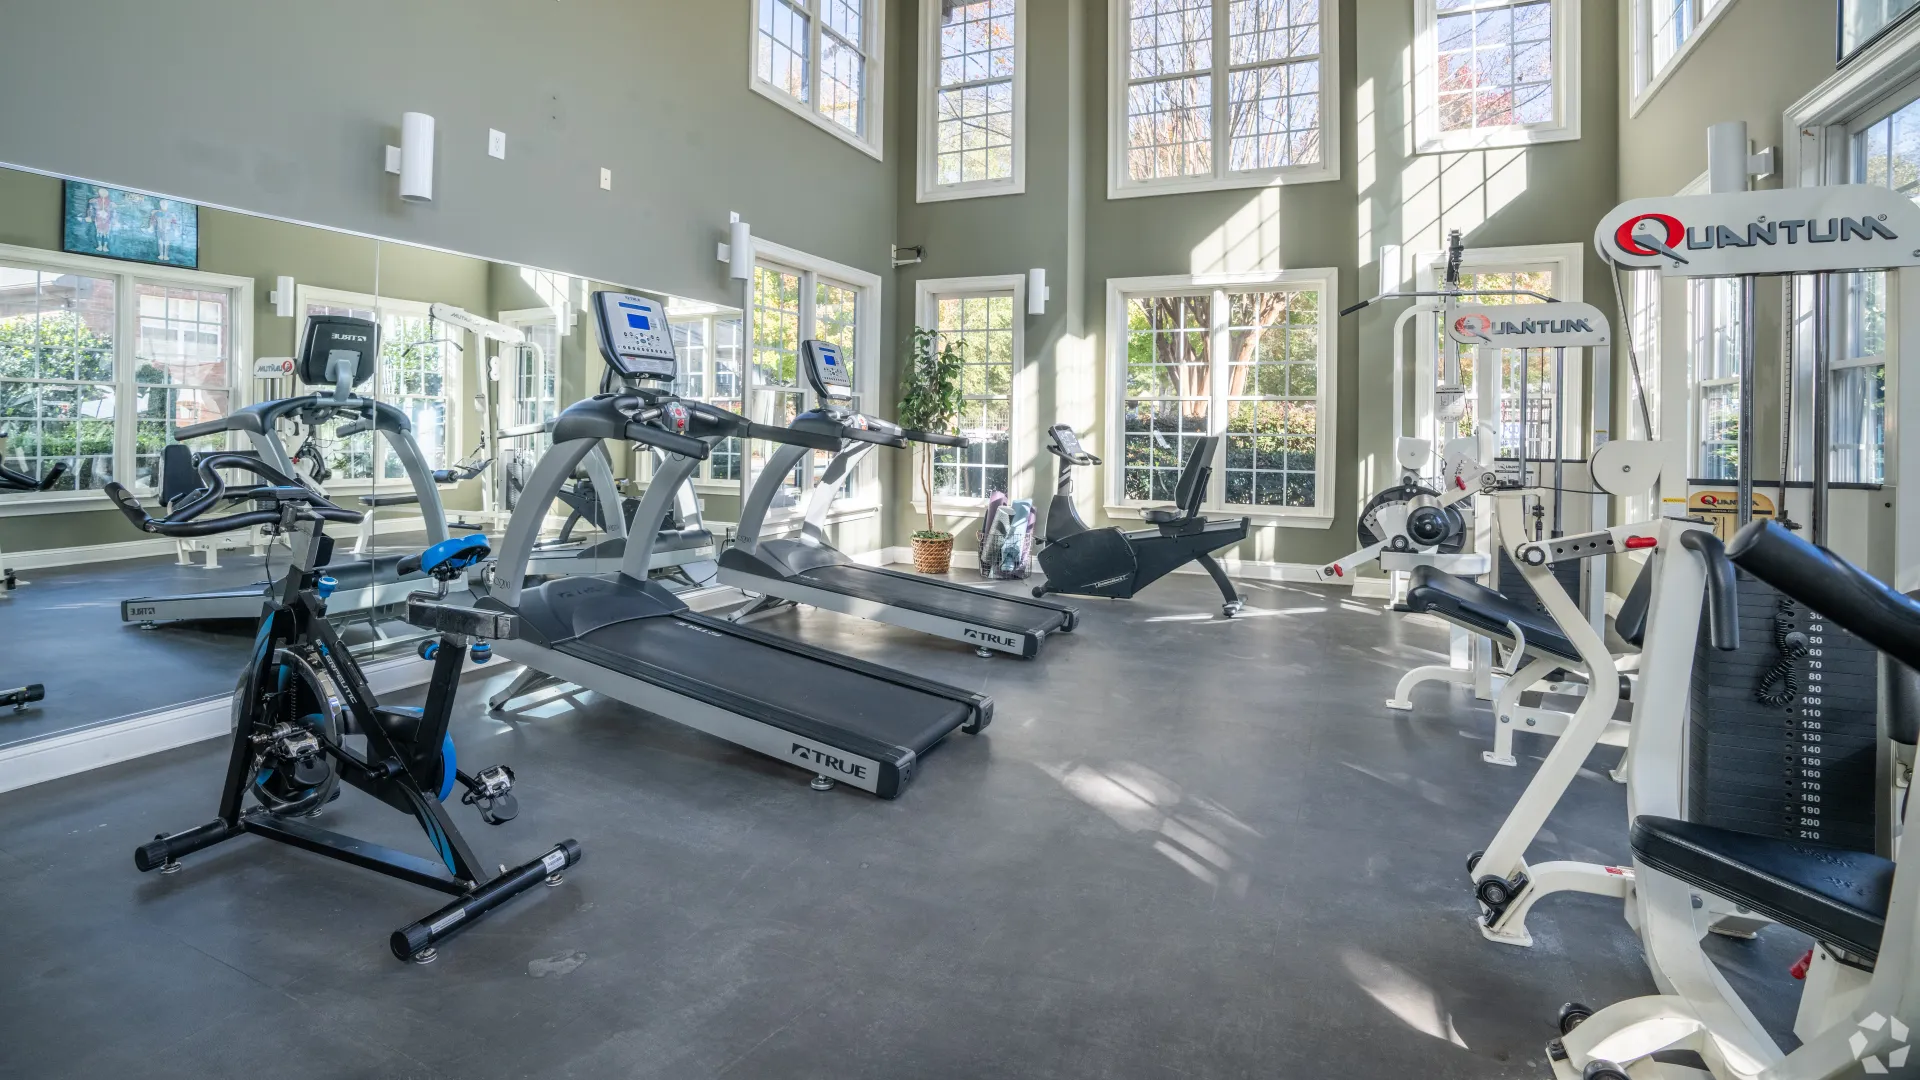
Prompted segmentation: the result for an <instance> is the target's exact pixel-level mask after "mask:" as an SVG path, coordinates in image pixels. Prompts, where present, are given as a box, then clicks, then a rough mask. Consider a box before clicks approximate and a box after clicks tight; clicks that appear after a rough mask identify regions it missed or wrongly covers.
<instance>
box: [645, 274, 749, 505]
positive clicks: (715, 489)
mask: <svg viewBox="0 0 1920 1080" xmlns="http://www.w3.org/2000/svg"><path fill="white" fill-rule="evenodd" d="M726 319H739V320H740V333H741V341H740V344H739V346H738V348H739V350H740V354H739V356H737V357H736V358H735V363H737V364H739V365H740V376H739V377H740V401H741V407H742V408H745V407H746V393H747V380H748V378H749V375H748V372H747V365H748V364H749V362H750V357H751V353H752V351H753V349H752V345H751V343H750V342H748V341H747V340H746V333H747V321H746V319H745V318H742V317H741V315H740V312H739V311H738V310H737V309H735V308H731V307H727V306H725V305H721V304H709V303H706V302H705V301H694V300H681V299H679V298H669V300H668V307H667V321H668V322H669V323H671V324H673V325H674V326H681V325H684V324H686V323H688V322H695V323H699V324H700V332H701V334H702V335H704V340H705V342H706V344H705V345H704V346H703V348H704V349H705V350H706V354H707V370H706V371H705V372H704V373H702V379H703V380H704V382H705V385H706V388H707V392H706V394H705V395H703V396H695V395H691V394H690V395H688V400H689V401H706V402H711V401H714V400H716V399H721V397H720V395H719V394H717V393H715V392H714V388H715V385H716V382H717V377H716V369H715V366H714V365H715V362H716V357H715V355H714V350H715V342H717V341H718V340H719V339H718V337H717V336H716V335H715V332H714V328H715V326H716V324H718V323H719V322H721V321H723V320H726ZM724 400H731V399H724ZM721 442H725V440H724V439H723V440H721ZM719 449H720V444H719V443H716V444H714V450H715V451H716V452H718V450H719ZM740 452H741V454H743V455H744V454H745V453H746V443H745V440H741V448H740ZM652 457H653V455H651V454H644V455H642V459H643V461H646V462H651V461H652ZM712 465H713V459H712V458H711V457H709V458H707V459H706V460H705V461H702V462H701V463H700V467H699V468H697V469H695V470H694V473H693V489H694V490H695V491H699V492H710V493H713V494H717V495H736V494H739V492H740V481H739V480H737V479H735V480H715V479H713V471H712ZM642 467H643V468H645V469H646V470H648V472H649V475H650V474H651V470H652V466H651V465H650V464H647V465H643V466H642ZM741 468H742V469H743V470H744V469H745V468H746V466H745V463H744V461H743V463H742V465H741Z"/></svg>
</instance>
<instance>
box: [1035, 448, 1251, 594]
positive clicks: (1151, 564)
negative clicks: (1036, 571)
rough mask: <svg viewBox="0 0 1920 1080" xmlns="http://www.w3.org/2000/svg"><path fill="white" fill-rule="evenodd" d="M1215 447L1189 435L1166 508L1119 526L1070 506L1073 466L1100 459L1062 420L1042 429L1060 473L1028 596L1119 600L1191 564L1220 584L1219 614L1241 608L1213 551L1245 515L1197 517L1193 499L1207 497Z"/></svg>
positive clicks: (1230, 539) (1232, 540)
mask: <svg viewBox="0 0 1920 1080" xmlns="http://www.w3.org/2000/svg"><path fill="white" fill-rule="evenodd" d="M1219 445H1220V437H1219V436H1217V435H1210V436H1207V437H1205V438H1199V439H1195V440H1194V441H1193V449H1192V450H1191V451H1189V452H1188V453H1187V460H1186V464H1185V465H1184V466H1182V467H1181V469H1180V480H1179V482H1178V483H1177V484H1175V485H1174V489H1173V500H1174V503H1175V505H1173V506H1150V507H1147V508H1146V509H1145V510H1142V511H1141V512H1140V516H1141V517H1142V518H1143V519H1145V521H1146V522H1147V524H1148V525H1150V526H1152V527H1151V528H1146V529H1133V530H1123V529H1121V528H1119V527H1118V526H1108V527H1107V528H1104V529H1095V528H1090V527H1089V526H1088V525H1087V523H1086V521H1085V520H1083V519H1082V518H1081V517H1080V511H1079V510H1078V509H1077V508H1075V507H1074V505H1073V467H1074V466H1075V465H1098V464H1100V459H1099V458H1097V457H1094V456H1093V455H1092V454H1089V453H1087V451H1086V450H1085V449H1083V448H1082V447H1081V445H1080V439H1079V436H1077V435H1075V434H1074V433H1073V428H1071V427H1069V426H1068V425H1066V424H1055V425H1053V426H1052V427H1050V428H1048V429H1047V450H1048V451H1049V452H1051V453H1052V454H1053V455H1054V456H1056V457H1058V458H1059V459H1060V477H1059V481H1058V483H1056V484H1055V485H1054V490H1053V501H1052V502H1050V503H1048V504H1047V520H1046V523H1045V534H1044V535H1043V536H1042V537H1041V538H1040V552H1039V555H1038V558H1039V560H1040V570H1041V572H1042V573H1044V574H1046V576H1047V580H1046V583H1045V584H1043V585H1036V586H1034V587H1033V595H1034V596H1036V597H1039V596H1045V595H1047V594H1048V593H1071V594H1074V595H1077V596H1105V597H1109V598H1111V599H1115V600H1125V599H1128V598H1130V597H1132V596H1133V594H1135V593H1137V592H1139V591H1140V590H1141V589H1144V588H1146V587H1147V586H1148V585H1151V584H1153V583H1154V582H1156V581H1158V580H1160V579H1161V578H1163V577H1165V576H1166V575H1168V574H1170V573H1172V572H1173V571H1175V570H1178V569H1179V568H1181V567H1182V566H1185V565H1186V564H1188V563H1190V562H1197V563H1199V564H1200V566H1201V567H1202V568H1203V569H1205V570H1206V572H1207V574H1208V576H1210V577H1212V578H1213V583H1214V584H1215V585H1217V586H1219V587H1220V596H1221V598H1222V600H1223V601H1224V602H1223V603H1222V604H1221V612H1222V613H1223V614H1225V615H1226V616H1227V617H1228V618H1232V617H1233V616H1234V615H1236V614H1238V613H1239V611H1240V609H1241V607H1242V606H1244V605H1243V603H1242V601H1241V599H1240V594H1239V593H1238V592H1236V591H1234V588H1233V582H1231V581H1229V580H1227V572H1226V571H1225V570H1222V569H1221V568H1220V564H1219V563H1218V562H1216V561H1215V560H1214V558H1213V553H1214V552H1216V551H1219V550H1220V549H1221V548H1225V547H1230V546H1232V545H1234V544H1237V543H1239V542H1240V541H1242V540H1245V539H1246V538H1247V529H1248V527H1249V526H1250V525H1251V521H1250V520H1249V519H1247V518H1244V517H1239V518H1205V517H1201V516H1200V504H1201V502H1202V501H1204V500H1205V499H1206V497H1207V480H1208V478H1209V477H1210V476H1212V475H1213V467H1212V466H1211V465H1209V464H1208V462H1209V461H1211V460H1212V459H1213V454H1214V451H1215V450H1216V449H1218V447H1219Z"/></svg>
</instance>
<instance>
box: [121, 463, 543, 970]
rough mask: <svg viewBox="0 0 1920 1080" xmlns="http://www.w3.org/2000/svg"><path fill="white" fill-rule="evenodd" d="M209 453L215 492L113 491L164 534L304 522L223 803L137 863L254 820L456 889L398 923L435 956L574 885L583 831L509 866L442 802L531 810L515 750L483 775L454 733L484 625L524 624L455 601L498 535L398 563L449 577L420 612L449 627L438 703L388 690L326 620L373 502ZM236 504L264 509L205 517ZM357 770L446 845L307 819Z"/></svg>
mask: <svg viewBox="0 0 1920 1080" xmlns="http://www.w3.org/2000/svg"><path fill="white" fill-rule="evenodd" d="M195 467H196V469H197V471H198V472H199V476H200V482H201V486H200V489H199V491H198V492H197V493H194V494H192V495H190V496H189V497H185V498H182V499H179V500H176V502H175V503H174V505H173V507H172V512H171V513H169V514H168V515H167V516H166V517H164V518H153V517H151V516H149V515H148V514H147V513H146V511H145V510H144V509H142V507H141V505H140V503H139V501H138V500H137V499H135V498H134V497H133V495H132V494H131V493H130V492H129V491H127V489H126V488H125V487H123V486H122V485H120V484H117V483H114V484H108V485H107V488H106V494H107V497H108V498H110V499H112V500H113V503H114V505H115V506H117V507H118V508H119V509H120V511H121V512H122V513H124V514H125V515H126V516H127V517H128V519H130V520H131V521H132V522H133V523H134V524H135V525H137V526H139V527H140V529H141V530H143V531H145V532H149V533H158V534H160V535H162V536H169V537H199V536H210V535H213V534H215V533H221V532H229V531H234V530H239V529H250V528H254V527H256V526H264V527H266V528H267V530H268V531H269V532H271V533H275V534H278V533H286V534H289V535H290V538H291V540H292V546H293V550H294V561H293V565H292V566H291V567H290V568H289V569H288V571H287V573H286V576H285V577H284V578H283V579H282V580H281V581H280V582H279V583H278V584H277V586H276V588H275V589H274V590H273V591H272V592H271V593H270V594H269V595H268V597H267V599H266V601H265V603H264V604H263V606H262V611H261V623H260V632H259V634H258V636H257V637H256V638H255V646H254V651H253V655H252V657H251V658H250V659H249V660H248V663H247V667H246V670H245V671H244V673H243V674H242V675H241V678H240V682H239V685H238V686H237V687H236V688H235V691H234V699H233V717H234V726H233V748H232V752H231V754H230V756H229V757H228V761H227V777H226V781H225V783H224V784H223V785H222V788H221V795H220V811H219V816H218V817H217V818H215V819H214V820H213V821H210V822H208V823H206V824H204V825H199V826H196V827H194V828H191V829H187V830H185V831H183V832H178V833H173V834H171V835H165V834H163V835H160V836H158V837H156V838H154V839H153V840H152V841H151V842H149V843H146V844H142V845H141V846H140V847H139V848H138V849H137V850H136V851H135V852H134V856H133V862H134V866H136V867H137V868H139V869H140V870H141V871H149V870H158V871H160V872H161V873H163V874H171V873H174V872H176V871H178V870H179V869H180V867H181V863H180V861H179V860H180V859H181V857H183V856H186V855H190V854H192V853H194V852H196V851H200V850H202V849H205V848H208V847H212V846H213V845H215V844H218V843H221V842H222V841H226V840H230V839H233V838H234V837H236V836H239V835H241V834H242V833H253V834H255V835H258V836H264V837H266V838H267V839H269V840H275V841H278V842H280V843H283V844H288V845H291V846H293V847H297V848H301V849H303V850H305V851H310V852H313V853H314V854H317V855H324V856H326V857H328V858H330V859H337V860H339V861H341V862H345V863H350V864H352V865H354V866H359V867H363V868H365V869H368V870H372V871H374V872H376V873H380V874H385V875H387V876H388V877H393V878H398V879H400V880H401V881H406V882H411V883H412V884H415V885H420V886H424V887H426V888H429V889H435V890H438V891H440V892H444V893H449V894H452V895H453V896H454V897H455V899H454V900H453V901H452V902H451V903H449V904H447V905H446V906H444V907H442V908H440V909H439V910H437V911H435V912H434V913H433V914H431V915H428V916H427V917H426V918H424V919H420V920H419V921H417V922H414V923H411V924H409V925H407V926H405V927H403V928H401V929H399V930H396V931H394V933H393V935H392V937H391V938H390V940H389V945H390V947H391V948H392V950H393V954H394V956H396V957H398V958H400V959H402V960H412V961H414V962H416V963H423V964H424V963H428V962H431V961H432V960H433V959H434V958H435V955H436V952H435V948H434V946H435V945H436V944H438V943H440V942H443V941H445V940H446V939H448V938H450V937H452V936H453V935H455V934H457V933H459V932H460V931H461V930H464V929H465V928H466V927H468V926H470V925H472V924H473V923H474V922H475V921H477V920H478V919H479V918H480V917H481V916H482V915H485V914H486V913H487V912H489V911H491V910H493V909H494V908H496V907H499V906H500V905H501V904H504V903H506V902H507V901H508V900H511V899H513V898H514V897H515V896H518V895H520V894H521V893H523V892H525V891H526V890H528V889H530V888H532V887H533V886H534V885H536V884H539V883H541V882H543V881H544V882H545V883H547V884H548V885H555V884H558V883H559V881H560V875H561V872H562V871H563V870H565V869H566V868H567V867H569V866H572V865H574V864H575V863H578V862H579V861H580V845H579V844H577V843H576V842H574V841H573V840H563V841H561V842H560V843H559V844H556V845H554V846H553V847H552V848H550V849H548V850H547V852H546V853H545V854H543V855H541V856H540V857H539V858H537V859H534V860H532V861H530V862H527V863H523V864H521V865H520V866H518V867H515V868H514V869H511V870H509V869H506V868H504V867H502V869H501V872H500V873H499V875H498V876H495V875H492V874H489V873H488V872H487V870H486V867H485V866H484V865H482V863H481V862H480V860H479V858H478V856H476V855H475V854H474V852H473V849H472V848H471V847H469V846H468V844H467V841H466V839H465V838H464V837H462V836H461V835H460V830H459V829H458V828H457V827H455V825H454V823H453V820H452V818H451V817H450V816H449V815H448V813H447V810H446V808H445V807H444V806H443V805H442V803H443V802H444V801H445V800H446V799H447V798H448V797H449V796H451V795H452V794H453V792H454V791H455V790H456V788H464V789H465V793H464V794H462V795H461V798H460V801H461V802H462V803H463V804H465V805H470V806H473V807H475V808H476V809H477V810H478V811H479V813H480V817H481V819H482V820H483V821H485V822H486V823H487V824H489V825H500V824H504V823H506V822H507V821H510V820H512V819H513V817H514V816H515V814H516V813H517V812H518V806H517V803H516V802H515V800H514V797H513V794H512V791H513V781H514V777H513V771H512V770H511V769H509V768H507V767H506V766H504V765H495V766H493V767H491V768H487V769H482V770H480V771H478V772H475V773H471V774H469V773H467V772H465V771H462V770H461V769H460V768H459V767H458V766H457V764H456V755H455V751H454V744H453V738H452V737H451V736H450V735H449V734H448V733H447V724H448V720H449V718H450V716H451V714H452V709H453V702H454V695H455V693H456V692H457V690H458V687H459V680H460V669H461V665H462V663H463V662H464V661H465V659H466V658H467V657H468V656H469V655H471V656H472V657H473V658H474V660H475V661H476V662H484V661H485V660H486V658H487V657H488V655H489V649H490V647H489V646H488V645H487V644H486V643H485V641H484V640H481V639H486V638H493V639H500V638H507V637H512V636H513V635H514V633H515V632H516V624H515V620H514V618H513V616H511V615H502V614H498V613H494V612H487V611H480V610H478V609H475V608H467V607H460V606H457V605H453V604H447V603H444V602H442V601H443V600H444V598H445V596H446V593H447V587H448V585H449V583H451V582H452V581H453V580H455V579H457V578H459V577H461V576H462V575H463V574H465V573H466V571H467V570H468V569H470V568H471V567H473V566H475V565H477V564H478V563H479V562H480V561H481V560H482V559H484V558H486V557H487V555H488V554H489V553H490V552H489V549H488V546H487V542H486V539H485V538H484V537H481V536H464V537H458V538H455V539H451V540H446V541H443V542H441V543H439V544H435V545H434V546H433V547H430V548H428V549H427V550H426V551H424V552H422V553H421V554H419V555H412V556H408V557H406V558H405V559H404V560H402V562H401V563H400V566H399V568H398V573H400V574H402V575H406V574H411V573H418V572H422V571H424V572H425V573H427V574H429V575H430V576H431V577H432V578H433V579H434V581H435V582H436V583H437V584H438V589H437V591H436V592H434V593H414V594H413V595H412V596H411V597H409V598H408V602H407V618H408V620H409V621H410V622H413V623H415V624H416V625H419V626H423V627H425V628H427V629H430V630H437V631H439V632H440V634H439V637H438V638H437V639H434V640H429V641H427V642H423V643H422V645H421V648H420V652H421V655H422V656H423V657H427V658H429V659H432V660H433V675H432V678H431V680H430V682H429V684H428V688H427V702H426V705H425V707H424V708H408V707H401V706H392V705H381V704H380V703H379V702H378V701H377V700H375V698H374V695H373V692H372V690H371V689H370V688H369V687H368V685H367V680H366V677H365V675H364V674H363V673H362V671H361V669H360V666H359V664H358V663H356V662H355V661H354V659H353V655H352V654H351V653H350V652H349V651H348V649H347V647H346V646H344V645H343V644H341V642H340V640H339V638H338V637H337V636H335V634H334V631H333V627H332V626H331V625H330V624H329V623H328V622H327V619H326V600H327V597H328V596H329V595H330V594H331V593H332V591H333V588H334V582H333V579H332V578H331V577H328V576H326V575H325V574H324V573H323V569H324V567H325V566H326V563H327V557H328V555H329V554H330V549H331V547H332V539H331V538H330V537H328V536H327V535H326V531H325V526H326V523H327V522H329V521H335V522H341V523H345V524H357V523H358V522H359V521H360V518H361V515H360V514H358V513H355V512H354V511H351V510H346V509H343V508H341V507H339V506H337V505H335V504H333V503H332V502H329V501H328V500H327V499H326V498H325V497H324V496H322V495H320V494H319V493H317V492H315V491H314V490H313V489H311V488H309V487H307V486H305V485H304V484H301V483H300V482H298V481H297V480H295V479H294V478H293V477H291V476H287V475H286V474H284V473H281V472H280V471H278V470H276V469H274V468H273V467H271V466H269V465H267V464H266V463H264V462H263V461H261V460H260V459H259V458H257V457H254V456H252V455H250V454H241V453H225V452H223V453H212V454H205V455H202V456H201V457H200V458H199V460H198V461H197V462H196V466H195ZM223 469H224V470H228V471H238V472H247V473H252V474H254V475H255V476H257V477H259V479H260V480H261V481H262V483H259V484H255V485H251V486H248V487H236V488H229V487H227V486H226V483H225V482H224V481H223V480H222V479H221V477H220V475H219V470H223ZM222 503H225V504H227V505H228V506H229V507H233V506H236V505H237V504H241V503H252V504H253V509H249V510H244V511H239V512H233V513H228V514H225V515H224V516H219V517H213V518H202V515H204V514H205V513H206V512H207V511H209V510H211V509H213V508H214V507H215V506H217V505H219V504H222ZM350 736H360V737H363V738H364V739H365V750H364V751H361V750H356V749H354V748H352V747H350V746H348V745H347V742H346V740H347V738H348V737H350ZM342 780H345V781H346V782H347V783H349V784H351V785H353V786H354V787H356V788H359V789H360V790H362V791H364V792H366V793H367V794H369V795H372V796H373V797H374V798H376V799H379V800H380V801H381V802H384V803H386V804H387V805H389V806H391V807H393V808H394V809H395V810H398V811H400V812H401V813H403V814H411V815H413V817H414V818H415V819H416V820H418V821H419V823H420V827H421V829H422V830H423V831H424V832H425V833H426V834H427V837H428V839H429V840H430V841H431V842H432V845H433V848H434V851H435V853H436V854H437V856H438V859H437V860H430V859H423V858H421V857H419V856H417V855H412V854H409V853H407V852H404V851H398V850H395V849H393V848H388V847H385V846H382V845H379V844H374V843H370V842H368V841H365V840H361V839H359V838H357V837H352V836H346V835H343V834H340V833H336V832H331V831H328V830H325V829H321V828H318V827H316V826H314V825H311V824H308V823H307V822H305V821H302V820H299V819H301V818H305V817H312V816H314V815H316V814H318V813H319V812H320V810H321V808H322V807H324V806H325V805H326V804H327V803H329V802H331V801H332V800H333V799H334V798H336V797H337V796H338V795H339V793H340V782H341V781H342ZM249 794H250V795H251V796H252V798H253V800H254V802H256V803H257V804H258V805H257V806H255V807H253V808H252V809H246V808H244V807H243V802H244V800H245V799H246V797H247V796H248V795H249Z"/></svg>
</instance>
